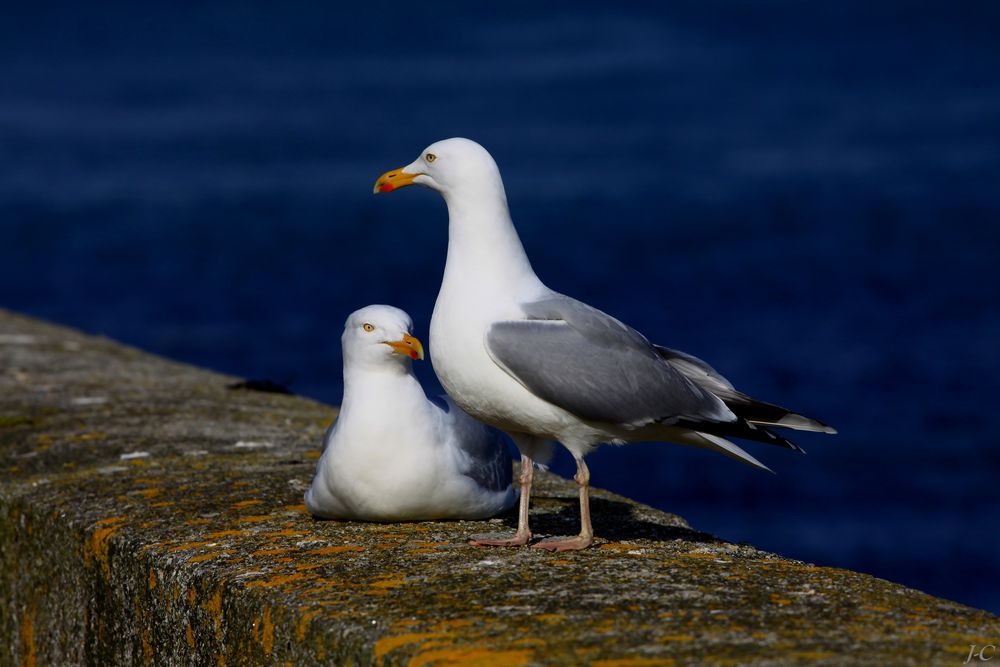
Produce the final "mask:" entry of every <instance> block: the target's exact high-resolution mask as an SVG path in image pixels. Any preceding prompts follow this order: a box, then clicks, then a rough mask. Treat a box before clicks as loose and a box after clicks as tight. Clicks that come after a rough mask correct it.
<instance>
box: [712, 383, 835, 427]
mask: <svg viewBox="0 0 1000 667" xmlns="http://www.w3.org/2000/svg"><path fill="white" fill-rule="evenodd" d="M733 393H734V395H733V396H720V398H722V400H723V402H724V403H725V404H726V407H728V408H729V409H730V410H732V411H733V414H735V415H736V416H737V417H740V418H741V419H745V420H746V421H748V422H750V423H752V424H759V425H761V426H776V427H778V428H788V429H792V430H795V431H812V432H814V433H829V434H834V433H836V432H837V429H835V428H833V427H832V426H830V425H828V424H824V423H823V422H821V421H820V420H818V419H812V418H811V417H806V416H804V415H800V414H797V413H795V412H792V411H791V410H788V409H787V408H783V407H781V406H780V405H774V404H773V403H765V402H764V401H758V400H757V399H755V398H750V397H749V396H747V395H746V394H743V393H740V392H733Z"/></svg>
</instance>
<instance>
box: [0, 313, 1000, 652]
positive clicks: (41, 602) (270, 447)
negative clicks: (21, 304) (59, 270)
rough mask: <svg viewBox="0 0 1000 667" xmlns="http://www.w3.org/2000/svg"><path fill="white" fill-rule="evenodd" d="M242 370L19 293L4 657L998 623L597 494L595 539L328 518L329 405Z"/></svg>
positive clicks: (545, 482)
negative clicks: (503, 541)
mask: <svg viewBox="0 0 1000 667" xmlns="http://www.w3.org/2000/svg"><path fill="white" fill-rule="evenodd" d="M329 370H330V372H331V373H335V372H338V369H334V368H331V369H329ZM231 381H233V378H227V377H223V376H220V375H217V374H214V373H209V372H206V371H203V370H199V369H196V368H191V367H188V366H184V365H181V364H176V363H171V362H168V361H164V360H163V359H159V358H157V357H153V356H151V355H148V354H145V353H142V352H139V351H136V350H133V349H130V348H127V347H124V346H121V345H118V344H116V343H114V342H111V341H108V340H105V339H101V338H93V337H88V336H84V335H81V334H79V333H77V332H74V331H71V330H68V329H64V328H60V327H55V326H51V325H48V324H43V323H40V322H37V321H34V320H31V319H28V318H24V317H21V316H18V315H15V314H11V313H7V312H4V311H0V452H2V454H0V547H2V556H0V570H2V571H0V595H2V598H3V601H2V605H0V631H2V632H3V633H4V636H5V637H7V638H10V639H9V640H8V641H7V642H6V643H5V644H0V664H4V665H8V664H18V663H20V664H24V665H34V664H38V665H47V664H59V665H62V664H73V663H86V664H93V665H109V664H130V663H131V664H153V663H157V664H177V665H187V664H219V665H222V664H228V665H244V664H245V665H252V664H261V663H264V664H269V663H271V664H295V665H308V664H317V663H322V664H327V663H328V664H345V663H363V664H368V663H386V664H411V665H455V664H483V665H521V664H557V663H559V664H581V663H589V664H593V665H605V666H609V665H671V664H705V663H714V664H792V663H819V664H844V663H863V664H891V665H896V664H914V665H926V664H951V665H957V664H961V661H962V660H964V658H965V656H966V655H967V654H968V650H969V649H968V645H969V644H974V643H975V644H988V643H994V644H995V643H998V641H1000V619H997V618H996V617H994V616H992V615H990V614H987V613H985V612H981V611H977V610H975V609H970V608H968V607H964V606H961V605H958V604H955V603H952V602H948V601H945V600H940V599H937V598H933V597H930V596H928V595H925V594H923V593H919V592H917V591H914V590H910V589H907V588H903V587H901V586H898V585H895V584H892V583H889V582H886V581H882V580H880V579H875V578H872V577H869V576H866V575H862V574H857V573H854V572H848V571H844V570H837V569H832V568H825V567H815V566H812V565H808V564H805V563H801V562H797V561H792V560H787V559H783V558H780V557H778V556H775V555H772V554H768V553H764V552H761V551H758V550H756V549H754V548H752V547H749V546H737V545H734V544H728V543H725V542H723V541H720V540H718V539H715V538H713V537H711V536H709V535H706V534H704V533H699V532H696V531H694V530H691V529H690V528H688V527H687V526H686V524H685V523H684V522H683V520H681V519H680V518H678V517H676V516H672V515H669V514H664V513H661V512H658V511H655V510H652V509H650V508H647V507H644V506H641V505H638V504H636V503H634V502H632V501H629V500H627V499H625V498H621V497H618V496H614V495H612V494H609V493H604V492H600V491H597V492H595V496H596V497H595V499H594V503H593V507H594V512H595V519H594V520H595V527H596V531H597V534H598V536H599V539H598V546H597V548H593V549H590V550H588V551H585V552H580V553H570V554H555V555H554V554H549V553H546V552H541V551H536V550H531V549H520V550H482V549H475V548H472V547H469V546H466V545H465V544H464V538H465V537H466V536H467V535H469V534H470V533H481V532H498V531H501V530H506V529H508V528H509V527H510V526H511V525H512V519H511V518H507V519H504V520H494V522H492V523H487V522H453V523H413V524H392V525H373V524H359V523H335V522H318V521H314V520H313V519H312V518H310V517H309V516H308V514H307V513H306V512H305V509H304V507H303V506H302V504H301V503H302V500H301V497H302V492H303V491H304V489H305V488H306V486H307V483H308V481H309V479H310V476H311V472H312V467H313V465H314V462H315V460H316V458H317V457H318V451H317V450H318V447H319V444H320V441H321V437H322V434H323V431H324V429H325V428H326V426H327V425H328V424H329V423H330V421H331V419H333V417H334V415H335V411H334V410H333V409H332V408H329V407H327V406H324V405H320V404H317V403H314V402H311V401H307V400H303V399H300V398H294V397H288V396H280V395H273V394H260V393H254V392H245V391H233V390H229V389H226V385H227V383H229V382H231ZM143 453H144V454H145V455H143ZM598 476H599V471H598ZM538 496H539V497H538V499H537V502H536V503H535V504H534V507H533V510H532V521H533V526H534V528H535V529H536V531H537V532H541V533H544V532H548V533H571V532H573V531H574V530H575V528H576V525H577V524H576V521H577V513H576V512H577V508H576V498H575V492H574V489H573V486H572V485H571V484H568V483H566V482H565V481H562V480H559V479H556V478H554V477H552V476H547V475H542V476H541V482H540V484H539V487H538Z"/></svg>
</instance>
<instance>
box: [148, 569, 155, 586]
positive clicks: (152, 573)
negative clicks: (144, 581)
mask: <svg viewBox="0 0 1000 667" xmlns="http://www.w3.org/2000/svg"><path fill="white" fill-rule="evenodd" d="M154 588H156V571H155V570H154V569H153V568H149V590H153V589H154Z"/></svg>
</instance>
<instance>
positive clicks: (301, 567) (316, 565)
mask: <svg viewBox="0 0 1000 667" xmlns="http://www.w3.org/2000/svg"><path fill="white" fill-rule="evenodd" d="M326 565H327V564H326V563H299V564H298V565H296V566H295V569H296V570H299V571H300V572H301V571H303V570H318V569H319V568H321V567H326Z"/></svg>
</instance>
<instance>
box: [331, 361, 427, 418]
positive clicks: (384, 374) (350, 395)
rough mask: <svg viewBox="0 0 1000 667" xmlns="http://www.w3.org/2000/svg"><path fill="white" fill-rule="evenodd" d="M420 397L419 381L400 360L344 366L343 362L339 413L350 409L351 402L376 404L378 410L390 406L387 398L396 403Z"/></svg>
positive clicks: (368, 404) (422, 397) (355, 404)
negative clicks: (383, 364)
mask: <svg viewBox="0 0 1000 667" xmlns="http://www.w3.org/2000/svg"><path fill="white" fill-rule="evenodd" d="M424 398H425V395H424V390H423V388H422V387H421V386H420V381H419V380H417V378H416V376H415V375H414V374H413V371H412V370H411V369H409V368H406V367H404V366H402V365H401V364H391V366H387V367H385V368H381V367H380V368H365V367H362V368H348V364H346V363H345V364H344V399H343V400H342V401H341V405H340V412H341V415H342V416H345V415H349V414H350V413H352V412H354V411H355V410H354V406H362V405H364V406H371V405H376V406H378V407H379V409H380V410H382V409H389V410H391V409H392V408H391V406H390V405H389V404H388V402H389V401H391V402H393V403H397V402H400V401H410V400H412V401H416V400H418V399H424ZM356 412H358V413H363V412H365V411H363V410H356Z"/></svg>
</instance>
